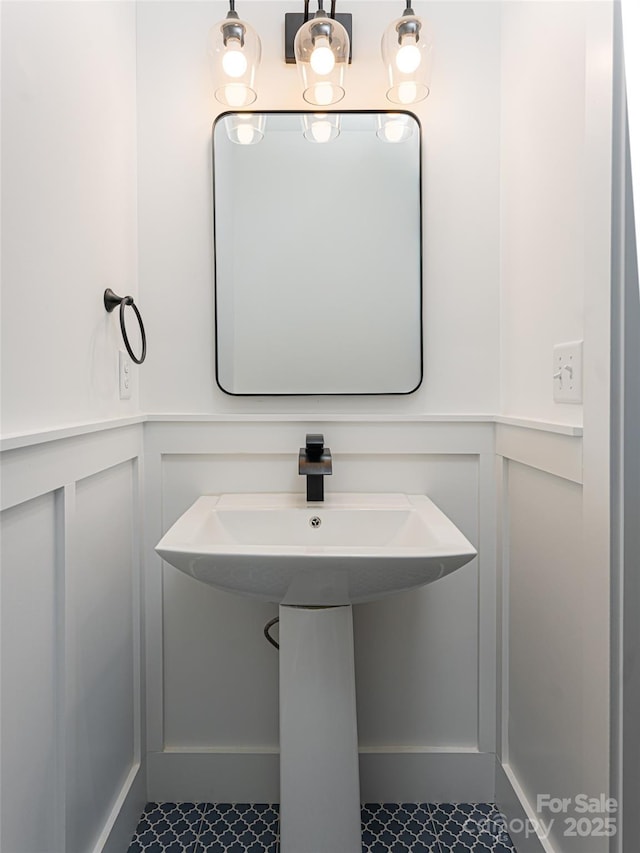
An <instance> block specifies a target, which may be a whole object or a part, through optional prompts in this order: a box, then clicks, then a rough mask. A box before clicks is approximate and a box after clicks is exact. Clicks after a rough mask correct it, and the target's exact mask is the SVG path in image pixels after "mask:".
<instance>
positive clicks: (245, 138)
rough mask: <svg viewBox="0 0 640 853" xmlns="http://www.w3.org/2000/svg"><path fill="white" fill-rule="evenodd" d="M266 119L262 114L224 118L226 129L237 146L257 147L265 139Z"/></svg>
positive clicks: (235, 114) (236, 114)
mask: <svg viewBox="0 0 640 853" xmlns="http://www.w3.org/2000/svg"><path fill="white" fill-rule="evenodd" d="M266 119H267V117H266V116H265V115H261V114H260V113H233V114H232V115H229V116H225V117H224V127H225V130H226V131H227V136H228V137H229V139H230V140H231V142H235V144H236V145H257V144H258V142H262V140H263V139H264V129H265V124H266Z"/></svg>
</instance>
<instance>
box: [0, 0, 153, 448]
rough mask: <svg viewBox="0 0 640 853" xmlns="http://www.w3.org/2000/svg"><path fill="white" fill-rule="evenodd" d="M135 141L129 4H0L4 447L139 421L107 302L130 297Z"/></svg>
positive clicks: (132, 24) (134, 287)
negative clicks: (52, 432) (17, 438)
mask: <svg viewBox="0 0 640 853" xmlns="http://www.w3.org/2000/svg"><path fill="white" fill-rule="evenodd" d="M135 140H136V96H135V7H134V5H133V4H131V3H110V2H97V3H73V2H57V3H46V2H42V3H40V2H34V3H22V2H12V0H9V2H6V3H3V4H2V250H3V251H2V283H3V287H2V377H1V378H2V431H3V433H4V434H5V435H6V434H11V433H20V432H27V431H32V430H38V429H43V428H48V427H52V426H58V425H61V424H70V423H75V422H78V421H80V422H82V421H91V420H102V419H104V418H112V417H117V416H119V415H123V414H131V413H132V412H135V411H137V398H138V394H137V391H134V395H133V397H132V399H131V400H130V401H122V402H121V401H120V400H119V397H118V375H117V349H118V347H119V346H120V347H121V346H122V344H121V340H120V337H119V336H120V330H119V327H118V320H117V317H116V316H115V315H108V314H107V313H106V311H105V309H104V306H103V303H102V294H103V292H104V290H105V288H107V287H111V288H112V289H113V290H114V291H115V292H116V293H119V294H121V295H123V294H125V293H130V294H132V295H133V296H136V295H137V269H136V264H137V245H136V244H137V229H136V147H135V145H136V143H135ZM143 314H144V312H143ZM134 372H135V369H134Z"/></svg>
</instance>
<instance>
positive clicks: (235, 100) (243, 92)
mask: <svg viewBox="0 0 640 853" xmlns="http://www.w3.org/2000/svg"><path fill="white" fill-rule="evenodd" d="M246 102H247V87H246V86H245V85H244V84H243V83H228V84H227V85H226V86H225V87H224V102H223V103H225V104H228V105H229V106H230V107H243V106H244V105H245V103H246Z"/></svg>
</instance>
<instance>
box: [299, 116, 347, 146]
mask: <svg viewBox="0 0 640 853" xmlns="http://www.w3.org/2000/svg"><path fill="white" fill-rule="evenodd" d="M302 129H303V132H304V138H305V139H306V140H308V141H309V142H316V143H323V142H332V141H333V140H334V139H337V137H338V136H340V114H339V113H305V114H304V115H303V116H302Z"/></svg>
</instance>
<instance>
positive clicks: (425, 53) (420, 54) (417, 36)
mask: <svg viewBox="0 0 640 853" xmlns="http://www.w3.org/2000/svg"><path fill="white" fill-rule="evenodd" d="M432 49H433V39H432V36H431V32H430V30H429V27H428V25H427V24H426V23H425V22H424V21H423V20H422V19H421V18H418V17H417V16H416V15H403V16H402V17H401V18H398V19H397V20H395V21H392V22H391V23H390V24H389V26H388V27H387V29H386V30H385V33H384V35H383V36H382V61H383V62H384V65H385V68H386V70H387V79H388V82H389V89H388V90H387V98H388V99H389V100H390V101H392V102H393V103H394V104H415V103H416V102H417V101H422V100H424V98H426V97H427V95H428V94H429V86H430V84H431V54H432Z"/></svg>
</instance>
